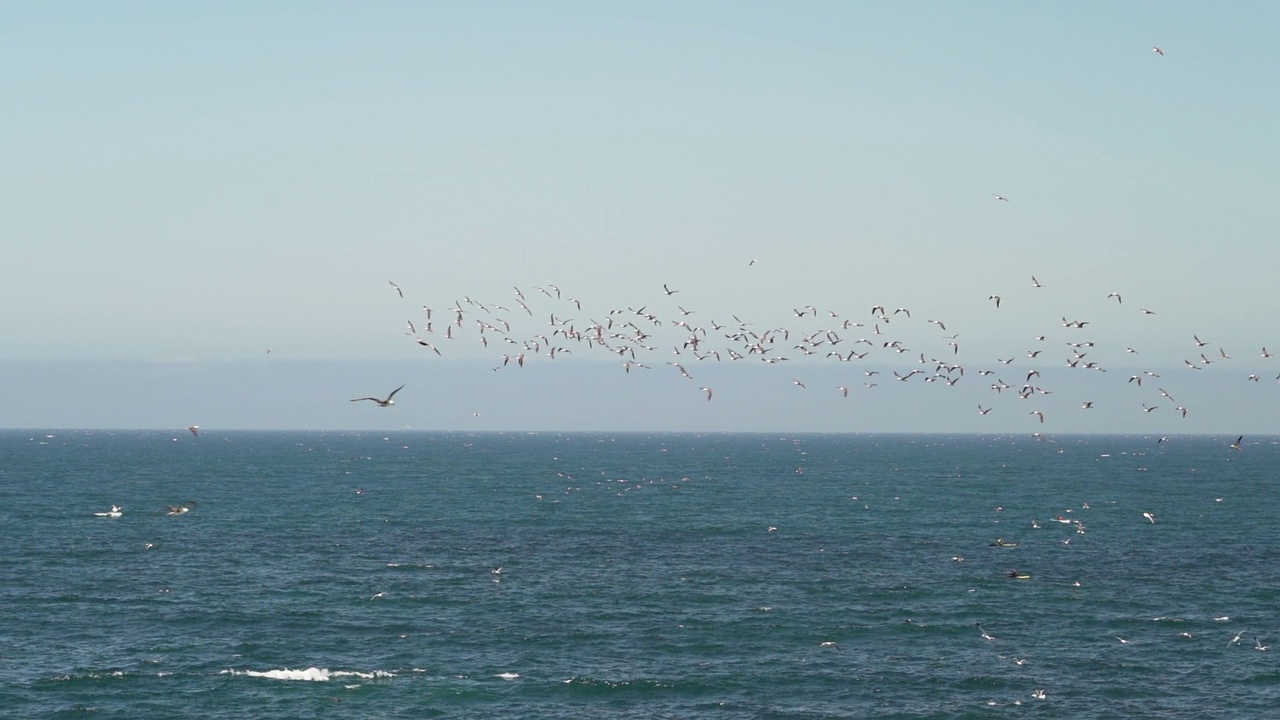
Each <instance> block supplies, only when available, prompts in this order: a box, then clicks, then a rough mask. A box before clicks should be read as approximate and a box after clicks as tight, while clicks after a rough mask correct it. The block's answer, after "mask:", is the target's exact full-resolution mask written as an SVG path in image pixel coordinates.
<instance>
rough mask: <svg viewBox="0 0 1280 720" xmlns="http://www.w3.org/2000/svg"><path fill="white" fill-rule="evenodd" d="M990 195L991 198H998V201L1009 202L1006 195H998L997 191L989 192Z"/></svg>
mask: <svg viewBox="0 0 1280 720" xmlns="http://www.w3.org/2000/svg"><path fill="white" fill-rule="evenodd" d="M991 197H993V198H995V199H996V200H999V201H1001V202H1009V198H1007V197H1005V196H1003V195H1000V194H999V193H991Z"/></svg>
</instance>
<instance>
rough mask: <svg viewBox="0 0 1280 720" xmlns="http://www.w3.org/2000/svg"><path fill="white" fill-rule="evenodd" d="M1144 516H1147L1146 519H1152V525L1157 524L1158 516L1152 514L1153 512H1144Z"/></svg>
mask: <svg viewBox="0 0 1280 720" xmlns="http://www.w3.org/2000/svg"><path fill="white" fill-rule="evenodd" d="M1142 517H1144V518H1146V519H1148V520H1150V521H1151V524H1152V525H1155V524H1156V516H1155V515H1152V514H1151V513H1149V512H1144V513H1142Z"/></svg>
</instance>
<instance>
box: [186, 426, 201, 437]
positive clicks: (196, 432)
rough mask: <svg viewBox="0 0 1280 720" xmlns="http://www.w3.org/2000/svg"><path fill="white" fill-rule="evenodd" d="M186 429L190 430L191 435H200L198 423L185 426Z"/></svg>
mask: <svg viewBox="0 0 1280 720" xmlns="http://www.w3.org/2000/svg"><path fill="white" fill-rule="evenodd" d="M187 429H188V430H190V431H191V434H192V435H195V436H197V437H199V436H200V426H199V425H192V426H191V427H189V428H187Z"/></svg>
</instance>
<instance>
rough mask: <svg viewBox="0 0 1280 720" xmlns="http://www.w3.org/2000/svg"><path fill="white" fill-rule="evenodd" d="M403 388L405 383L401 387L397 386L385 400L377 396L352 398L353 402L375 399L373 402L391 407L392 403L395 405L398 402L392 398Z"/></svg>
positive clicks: (379, 405)
mask: <svg viewBox="0 0 1280 720" xmlns="http://www.w3.org/2000/svg"><path fill="white" fill-rule="evenodd" d="M403 389H404V385H401V386H400V387H398V388H396V389H395V390H392V391H391V394H390V395H388V396H387V397H386V399H384V400H380V399H378V398H376V397H362V398H352V399H351V402H360V401H361V400H371V401H373V402H375V403H377V404H378V407H390V406H391V405H395V404H396V402H395V401H394V400H392V399H391V398H393V397H395V396H396V393H398V392H400V391H401V390H403Z"/></svg>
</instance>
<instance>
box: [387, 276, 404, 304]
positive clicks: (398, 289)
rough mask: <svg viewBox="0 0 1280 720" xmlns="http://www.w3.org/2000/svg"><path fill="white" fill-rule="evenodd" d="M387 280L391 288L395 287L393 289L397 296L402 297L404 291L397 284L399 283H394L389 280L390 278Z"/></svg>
mask: <svg viewBox="0 0 1280 720" xmlns="http://www.w3.org/2000/svg"><path fill="white" fill-rule="evenodd" d="M387 282H388V283H390V284H391V287H393V288H395V289H396V294H397V295H399V296H400V297H401V298H402V299H403V298H404V291H403V290H401V289H400V286H399V285H397V284H395V283H393V282H391V281H390V280H388V281H387Z"/></svg>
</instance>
